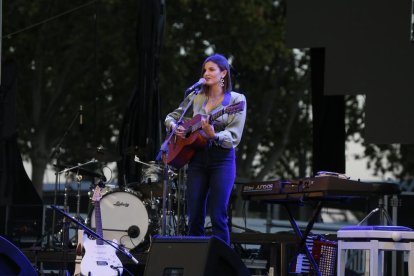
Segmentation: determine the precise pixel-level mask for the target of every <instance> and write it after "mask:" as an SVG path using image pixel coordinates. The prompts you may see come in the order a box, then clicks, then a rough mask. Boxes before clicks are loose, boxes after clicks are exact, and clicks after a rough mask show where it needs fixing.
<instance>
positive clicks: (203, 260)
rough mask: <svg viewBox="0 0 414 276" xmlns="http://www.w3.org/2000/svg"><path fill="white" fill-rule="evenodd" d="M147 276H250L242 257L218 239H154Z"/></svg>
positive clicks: (147, 264) (148, 260)
mask: <svg viewBox="0 0 414 276" xmlns="http://www.w3.org/2000/svg"><path fill="white" fill-rule="evenodd" d="M144 275H145V276H152V275H159V276H193V275H199V276H210V275H214V276H245V275H246V276H248V275H250V272H249V270H248V269H247V268H246V266H245V265H244V263H243V262H242V261H241V259H240V257H239V256H238V255H237V254H236V253H235V252H234V251H233V249H231V248H230V247H229V246H228V245H227V244H225V243H224V242H223V241H222V240H220V239H218V238H215V237H190V236H186V237H171V236H170V237H155V238H154V240H153V243H152V245H151V249H150V253H149V255H148V259H147V263H146V266H145V273H144Z"/></svg>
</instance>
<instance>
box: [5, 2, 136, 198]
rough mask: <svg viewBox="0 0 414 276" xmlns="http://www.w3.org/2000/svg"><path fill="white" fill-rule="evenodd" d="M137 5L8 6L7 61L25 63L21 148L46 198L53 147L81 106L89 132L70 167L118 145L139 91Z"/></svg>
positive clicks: (67, 151) (72, 147)
mask: <svg viewBox="0 0 414 276" xmlns="http://www.w3.org/2000/svg"><path fill="white" fill-rule="evenodd" d="M135 6H136V3H131V2H122V3H120V2H119V1H110V0H108V1H104V0H103V1H95V2H94V1H92V2H89V3H86V4H85V3H84V1H70V2H65V1H64V2H60V1H59V2H58V1H47V0H42V1H35V2H27V1H20V0H17V1H8V2H5V3H4V6H3V13H4V14H3V15H4V18H3V22H4V29H3V33H4V34H5V37H4V38H3V49H4V50H3V58H7V59H13V60H14V61H15V62H16V63H17V68H18V77H17V94H18V95H17V96H18V122H19V126H18V130H19V138H20V139H19V142H20V147H21V151H22V153H23V156H24V157H25V158H26V159H29V160H30V161H31V163H32V166H33V172H32V180H33V183H34V185H35V188H36V189H37V191H38V193H39V194H42V184H43V183H42V180H43V174H44V171H45V168H46V166H47V164H51V163H52V162H54V160H51V159H50V156H51V154H52V151H53V147H55V146H56V145H57V143H58V141H60V140H61V138H62V136H63V134H64V133H65V131H66V130H67V129H68V126H69V125H70V123H71V121H72V120H73V119H74V118H75V117H76V116H77V112H78V109H79V105H81V104H82V105H84V108H85V114H84V120H85V129H84V130H83V131H81V130H80V129H78V127H77V126H76V125H75V126H74V127H72V128H71V129H70V131H69V132H68V135H67V137H66V138H65V140H64V142H63V144H62V156H61V159H62V161H64V162H84V161H85V160H86V159H87V158H88V156H86V155H85V154H84V153H85V149H86V148H88V147H96V146H97V145H98V144H102V145H104V146H106V147H109V146H110V145H111V144H115V141H114V136H115V135H116V134H117V131H118V129H117V128H118V126H119V125H120V119H121V116H120V114H122V109H123V107H124V105H125V99H126V98H127V95H128V94H129V93H130V91H131V90H132V87H133V85H134V83H133V82H134V70H135V67H136V61H135V59H134V56H135V55H134V51H135V47H134V46H135V43H134V41H135V36H134V35H135V33H134V31H135V28H134V22H135V18H134V17H135V16H136V13H135V12H136V7H135ZM38 23H39V24H38ZM90 157H92V156H89V158H90Z"/></svg>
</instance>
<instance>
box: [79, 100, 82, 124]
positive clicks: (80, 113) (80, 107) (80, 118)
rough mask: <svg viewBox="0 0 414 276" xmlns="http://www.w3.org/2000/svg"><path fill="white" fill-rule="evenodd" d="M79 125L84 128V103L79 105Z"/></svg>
mask: <svg viewBox="0 0 414 276" xmlns="http://www.w3.org/2000/svg"><path fill="white" fill-rule="evenodd" d="M79 127H80V128H81V129H82V128H83V105H79Z"/></svg>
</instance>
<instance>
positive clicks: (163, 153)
mask: <svg viewBox="0 0 414 276" xmlns="http://www.w3.org/2000/svg"><path fill="white" fill-rule="evenodd" d="M200 91H201V89H199V90H195V91H194V92H193V94H190V95H192V96H191V98H190V100H189V101H188V103H187V105H186V106H185V108H184V109H183V113H182V114H181V116H180V118H179V119H178V120H177V123H176V125H175V127H174V128H173V129H172V130H171V132H170V133H169V134H168V135H167V138H166V139H165V140H164V142H163V143H162V145H161V147H160V150H159V152H158V155H157V157H156V158H155V160H157V161H160V160H161V159H162V160H163V161H164V181H163V189H162V198H163V201H162V225H161V235H162V236H165V235H166V227H167V219H166V216H167V206H166V200H167V191H168V180H169V178H168V171H169V168H168V144H169V143H170V141H171V139H172V138H173V137H174V135H175V132H176V130H177V128H178V127H179V126H180V125H181V124H182V123H183V119H184V116H185V114H186V113H187V110H188V109H189V108H190V106H191V105H192V104H193V102H194V98H195V96H196V95H197V94H198V93H199V92H200Z"/></svg>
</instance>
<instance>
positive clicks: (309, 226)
mask: <svg viewBox="0 0 414 276" xmlns="http://www.w3.org/2000/svg"><path fill="white" fill-rule="evenodd" d="M282 205H283V206H284V207H285V209H286V210H287V213H288V216H289V221H290V224H291V225H292V228H293V230H294V231H295V233H296V235H297V236H298V237H299V239H300V242H299V246H298V249H297V252H296V254H295V256H297V255H298V254H299V253H300V251H301V250H302V248H303V249H304V251H305V254H306V257H308V260H309V262H310V264H311V265H312V267H313V270H314V273H315V274H316V275H318V276H320V275H321V272H320V271H319V267H318V264H317V263H316V261H315V258H313V256H312V254H311V253H310V251H309V249H308V247H307V246H306V238H307V237H308V235H309V233H310V231H311V230H312V228H313V225H314V224H315V221H316V219H317V217H318V216H319V214H320V212H321V209H322V201H318V203H317V205H316V208H315V209H314V210H313V214H312V216H311V217H310V219H309V221H308V224H307V226H306V229H305V231H304V232H303V233H302V232H301V231H300V229H299V226H298V224H297V223H296V220H295V218H294V217H293V215H292V212H291V211H290V208H289V204H287V203H283V204H282Z"/></svg>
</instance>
